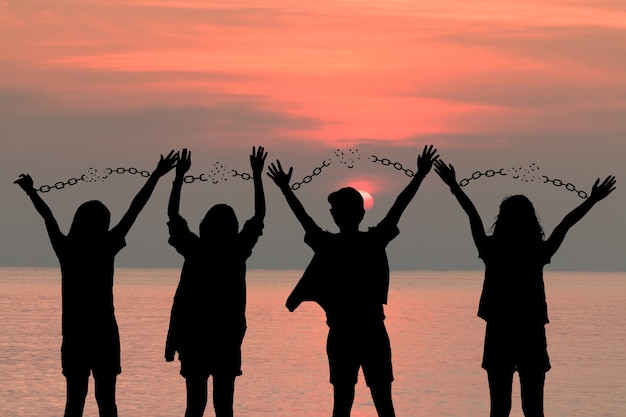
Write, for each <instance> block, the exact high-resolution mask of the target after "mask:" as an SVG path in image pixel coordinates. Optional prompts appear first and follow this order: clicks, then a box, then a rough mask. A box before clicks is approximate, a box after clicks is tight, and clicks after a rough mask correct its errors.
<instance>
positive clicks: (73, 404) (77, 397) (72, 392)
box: [64, 373, 89, 417]
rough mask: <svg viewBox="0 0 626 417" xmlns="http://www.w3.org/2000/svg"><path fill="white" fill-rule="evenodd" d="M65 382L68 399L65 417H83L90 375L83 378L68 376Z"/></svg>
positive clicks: (82, 376)
mask: <svg viewBox="0 0 626 417" xmlns="http://www.w3.org/2000/svg"><path fill="white" fill-rule="evenodd" d="M65 380H66V384H67V399H66V402H65V414H64V416H65V417H82V415H83V409H84V408H85V398H86V397H87V389H88V386H89V373H87V374H86V375H81V376H66V377H65Z"/></svg>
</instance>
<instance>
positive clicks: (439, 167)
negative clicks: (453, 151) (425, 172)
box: [434, 159, 458, 187]
mask: <svg viewBox="0 0 626 417" xmlns="http://www.w3.org/2000/svg"><path fill="white" fill-rule="evenodd" d="M434 165H435V172H436V173H437V175H439V177H441V179H442V180H443V182H445V183H446V184H447V185H448V186H449V187H453V186H455V185H458V184H457V182H456V172H454V167H453V166H452V164H448V165H446V163H445V162H443V161H442V160H441V159H439V160H437V161H435V163H434Z"/></svg>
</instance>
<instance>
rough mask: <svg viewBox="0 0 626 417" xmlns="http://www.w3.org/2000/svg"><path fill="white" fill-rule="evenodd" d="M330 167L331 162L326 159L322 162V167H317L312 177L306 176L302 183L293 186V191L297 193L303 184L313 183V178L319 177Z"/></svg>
mask: <svg viewBox="0 0 626 417" xmlns="http://www.w3.org/2000/svg"><path fill="white" fill-rule="evenodd" d="M328 166H330V160H328V159H326V160H324V161H323V162H322V165H320V166H317V167H315V169H313V172H312V173H311V175H305V176H304V178H302V181H296V182H294V183H293V184H291V189H292V190H294V191H295V190H297V189H299V188H300V187H302V184H308V183H310V182H311V181H313V177H317V176H318V175H320V174H321V173H322V170H323V169H324V168H326V167H328Z"/></svg>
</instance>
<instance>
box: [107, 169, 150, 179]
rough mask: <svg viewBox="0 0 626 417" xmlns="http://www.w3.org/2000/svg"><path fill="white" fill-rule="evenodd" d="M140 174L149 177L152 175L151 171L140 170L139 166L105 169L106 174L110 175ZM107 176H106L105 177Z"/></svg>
mask: <svg viewBox="0 0 626 417" xmlns="http://www.w3.org/2000/svg"><path fill="white" fill-rule="evenodd" d="M126 173H129V174H132V175H136V174H139V175H141V176H142V177H144V178H148V177H149V176H150V171H145V170H144V171H139V170H138V169H137V168H115V169H113V168H106V169H105V170H104V174H105V175H106V176H107V177H108V176H109V175H110V174H126ZM105 178H106V177H105Z"/></svg>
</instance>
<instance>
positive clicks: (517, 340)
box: [435, 160, 615, 417]
mask: <svg viewBox="0 0 626 417" xmlns="http://www.w3.org/2000/svg"><path fill="white" fill-rule="evenodd" d="M435 171H436V172H437V173H438V174H439V176H440V177H441V179H442V180H443V181H444V182H445V183H446V184H447V185H448V186H449V187H450V190H451V191H452V194H453V195H454V196H455V197H456V199H457V200H458V202H459V204H460V205H461V207H462V208H463V210H465V213H466V214H467V215H468V217H469V222H470V227H471V231H472V237H473V238H474V243H475V244H476V247H477V249H478V256H479V257H480V258H481V259H482V260H483V262H484V263H485V280H484V283H483V290H482V294H481V297H480V304H479V307H478V316H479V317H480V318H482V319H483V320H485V321H486V322H487V326H486V331H485V345H484V352H483V363H482V367H483V368H484V369H485V370H486V371H487V375H488V379H489V392H490V397H491V414H490V415H491V417H508V415H509V413H510V411H511V387H512V384H513V374H514V372H515V371H517V372H518V373H519V378H520V387H521V397H522V409H523V411H524V415H525V416H526V417H543V388H544V381H545V374H546V372H547V371H548V370H549V369H550V360H549V358H548V351H547V343H546V332H545V325H546V324H547V323H548V308H547V304H546V294H545V289H544V283H543V267H544V265H546V264H548V263H550V260H551V258H552V256H553V255H554V254H555V253H556V251H557V249H558V248H559V246H561V243H562V242H563V239H564V238H565V235H566V234H567V232H568V231H569V229H570V228H571V227H572V226H574V224H576V223H577V222H578V221H579V220H580V219H582V217H583V216H584V215H585V214H587V212H588V211H589V210H590V209H591V207H593V205H594V204H596V203H597V202H598V201H600V200H602V199H603V198H605V197H606V196H607V195H609V194H610V193H611V192H612V191H613V190H614V189H615V177H613V176H608V177H607V178H606V179H605V180H604V181H602V182H601V183H600V180H599V179H598V180H596V182H595V184H594V185H593V188H592V190H591V195H590V196H589V198H588V199H586V200H585V201H584V202H583V203H582V204H580V205H579V206H578V207H576V208H575V209H574V210H572V211H571V212H570V213H569V214H568V215H567V216H565V218H563V220H562V221H561V223H560V224H559V225H558V226H557V227H556V228H555V229H554V231H553V232H552V234H551V235H550V237H549V238H548V239H545V240H544V232H543V229H542V228H541V225H540V224H539V220H538V218H537V215H536V213H535V209H534V208H533V205H532V203H531V202H530V200H528V198H526V197H525V196H523V195H514V196H511V197H508V198H506V199H504V201H502V203H501V204H500V212H499V214H498V217H497V219H496V221H495V223H494V225H493V234H492V235H490V236H488V235H487V234H486V233H485V229H484V227H483V222H482V220H481V218H480V216H479V214H478V211H477V210H476V208H475V207H474V204H473V203H472V202H471V200H470V199H469V197H467V195H466V194H465V192H463V190H462V189H461V187H460V186H459V184H458V183H457V182H456V175H455V172H454V167H453V166H452V165H446V164H445V163H444V162H443V161H441V160H438V161H437V162H435Z"/></svg>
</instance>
